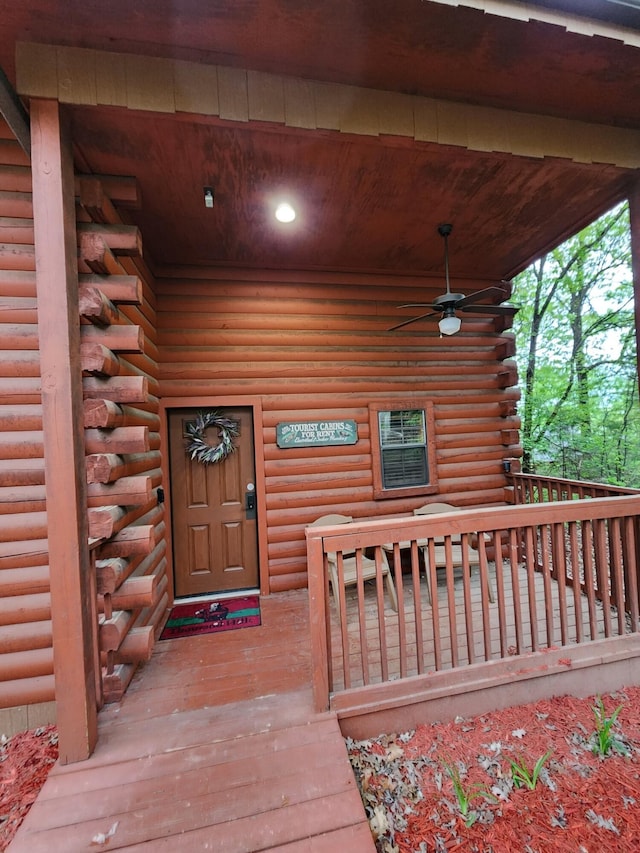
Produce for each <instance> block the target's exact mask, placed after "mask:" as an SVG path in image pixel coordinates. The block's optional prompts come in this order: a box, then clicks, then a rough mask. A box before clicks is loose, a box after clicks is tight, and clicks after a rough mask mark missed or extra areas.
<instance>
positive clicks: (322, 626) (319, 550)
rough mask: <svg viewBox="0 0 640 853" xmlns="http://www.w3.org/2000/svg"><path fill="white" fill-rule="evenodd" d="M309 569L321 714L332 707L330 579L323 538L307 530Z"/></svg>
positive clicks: (315, 691) (315, 679)
mask: <svg viewBox="0 0 640 853" xmlns="http://www.w3.org/2000/svg"><path fill="white" fill-rule="evenodd" d="M307 570H308V584H309V623H310V627H311V665H312V667H313V672H312V682H313V702H314V707H315V710H316V711H317V712H318V713H320V712H322V711H326V710H328V708H329V644H328V641H327V630H328V627H327V596H326V587H327V581H326V578H325V571H324V549H323V545H322V538H321V537H319V536H317V535H314V534H313V531H310V530H307Z"/></svg>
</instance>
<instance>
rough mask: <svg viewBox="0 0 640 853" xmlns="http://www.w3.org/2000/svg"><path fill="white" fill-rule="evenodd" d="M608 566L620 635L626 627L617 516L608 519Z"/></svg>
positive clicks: (620, 542)
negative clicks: (611, 572) (610, 569)
mask: <svg viewBox="0 0 640 853" xmlns="http://www.w3.org/2000/svg"><path fill="white" fill-rule="evenodd" d="M609 566H610V568H612V569H613V574H612V575H611V581H612V587H613V593H614V596H615V603H616V609H617V611H618V614H617V615H618V635H619V636H620V637H622V636H623V635H624V634H625V633H626V628H625V612H624V577H623V574H622V538H621V533H620V519H619V518H612V519H610V520H609Z"/></svg>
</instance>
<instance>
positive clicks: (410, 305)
mask: <svg viewBox="0 0 640 853" xmlns="http://www.w3.org/2000/svg"><path fill="white" fill-rule="evenodd" d="M397 307H398V308H435V307H436V306H435V305H433V304H432V303H431V302H408V303H407V304H406V305H398V306H397Z"/></svg>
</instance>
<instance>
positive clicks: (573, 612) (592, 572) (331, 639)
mask: <svg viewBox="0 0 640 853" xmlns="http://www.w3.org/2000/svg"><path fill="white" fill-rule="evenodd" d="M543 488H548V485H547V486H546V487H545V486H543ZM639 515H640V494H637V493H636V494H630V495H624V496H618V497H606V498H601V497H593V498H591V499H589V500H563V501H558V500H554V501H551V502H544V503H535V504H531V503H527V504H521V505H518V506H504V507H493V508H479V509H470V510H465V511H462V512H460V511H458V512H455V513H443V514H441V515H430V516H421V517H413V516H411V517H406V518H404V517H403V518H396V519H393V520H375V521H364V520H363V521H356V522H353V523H351V524H348V525H340V526H333V527H324V528H320V527H317V528H309V529H308V530H307V548H308V559H309V563H308V565H309V588H310V602H311V625H312V642H313V650H314V669H315V676H314V692H315V699H316V706H317V707H318V708H319V709H320V708H324V707H327V706H328V704H329V701H330V696H331V695H332V694H336V693H339V692H341V691H349V690H351V689H352V688H356V687H361V686H367V685H377V684H382V683H385V682H390V681H398V680H401V679H403V678H406V677H409V676H413V675H421V674H425V673H431V672H436V671H438V670H443V669H456V668H460V667H464V666H466V665H469V664H474V663H479V662H482V661H492V660H497V659H501V658H507V657H512V656H518V655H523V654H525V653H529V652H538V651H543V650H547V649H550V648H557V647H564V646H571V645H575V644H584V643H589V642H592V641H595V640H599V639H602V638H610V637H616V636H622V635H624V634H627V633H633V632H638V630H639V624H640V616H639V611H640V605H639V597H638V594H639V593H638V587H639V583H638V565H639V563H640V551H639V543H640V529H639V524H638V517H639ZM456 542H457V543H460V544H461V551H460V550H458V551H457V553H458V554H460V553H461V554H462V562H461V569H460V568H458V566H457V565H455V566H454V561H453V556H452V555H453V554H454V551H455V549H454V543H456ZM383 546H384V547H383ZM436 548H440V549H443V550H444V554H445V567H444V568H443V569H441V570H440V571H441V572H442V575H443V576H444V577H443V582H442V583H441V584H438V574H437V570H436V569H435V568H434V563H435V560H434V554H435V549H436ZM351 552H355V555H356V565H357V567H358V580H357V583H356V585H355V586H352V587H349V588H348V589H345V588H344V585H343V584H342V581H341V563H342V555H343V554H348V553H351ZM365 552H366V555H367V556H369V557H375V560H376V563H377V566H378V571H377V577H376V578H375V579H374V581H372V582H370V583H368V584H365V583H364V582H363V580H362V575H361V560H362V556H363V555H364V554H365ZM328 553H335V554H336V555H337V564H338V575H339V584H338V595H339V599H340V601H339V603H338V602H336V601H335V600H334V598H333V596H330V590H329V579H328V571H327V568H328V566H327V554H328ZM441 553H442V550H441ZM386 555H388V556H389V563H390V566H391V571H392V574H393V578H394V581H395V586H396V592H397V597H398V611H397V612H396V611H394V610H393V609H392V608H391V607H390V602H389V599H388V596H387V595H386V591H385V588H384V583H383V581H384V579H383V576H382V574H383V572H382V567H383V565H384V560H385V556H386ZM425 555H426V560H425V559H424V557H425ZM425 563H426V565H425ZM471 563H474V564H477V565H474V567H473V572H472V571H471ZM426 571H428V572H429V573H430V584H429V586H430V588H431V590H432V595H431V602H429V599H428V595H427V592H426V586H427V585H426V582H425V577H424V575H425V572H426ZM492 593H493V594H492ZM492 599H493V600H492Z"/></svg>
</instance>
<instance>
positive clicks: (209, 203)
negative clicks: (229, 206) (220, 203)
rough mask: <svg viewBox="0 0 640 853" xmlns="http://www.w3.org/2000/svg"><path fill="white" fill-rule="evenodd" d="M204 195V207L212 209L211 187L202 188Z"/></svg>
mask: <svg viewBox="0 0 640 853" xmlns="http://www.w3.org/2000/svg"><path fill="white" fill-rule="evenodd" d="M202 192H203V193H204V206H205V207H213V198H214V196H213V187H202Z"/></svg>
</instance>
